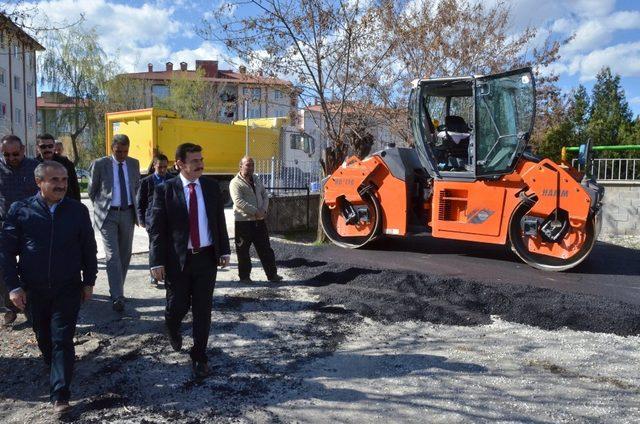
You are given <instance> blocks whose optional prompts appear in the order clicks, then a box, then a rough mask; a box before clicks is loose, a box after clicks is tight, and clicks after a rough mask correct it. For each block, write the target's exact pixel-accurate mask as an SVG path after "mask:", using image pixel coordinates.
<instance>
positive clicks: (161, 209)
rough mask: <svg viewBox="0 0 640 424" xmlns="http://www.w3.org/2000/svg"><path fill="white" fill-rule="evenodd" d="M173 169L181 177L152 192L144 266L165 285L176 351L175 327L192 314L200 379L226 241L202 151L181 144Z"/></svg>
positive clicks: (214, 185) (167, 315) (196, 371)
mask: <svg viewBox="0 0 640 424" xmlns="http://www.w3.org/2000/svg"><path fill="white" fill-rule="evenodd" d="M176 163H177V165H178V167H179V169H180V174H179V175H178V176H177V177H175V178H172V179H170V180H167V181H166V182H165V183H164V184H160V185H158V186H156V188H155V195H154V198H153V207H152V210H151V213H150V214H149V215H148V218H149V221H148V222H149V224H148V226H147V229H148V231H149V244H150V246H149V265H150V267H151V275H152V276H153V277H154V278H156V279H157V280H159V281H165V286H166V289H167V306H166V310H165V324H166V328H167V333H168V336H169V341H170V343H171V347H172V348H173V349H174V350H175V351H180V350H181V349H182V336H181V334H180V325H181V323H182V320H183V319H184V316H185V315H186V314H187V312H188V311H189V307H191V309H192V314H193V348H192V349H191V352H190V355H191V360H192V363H193V373H194V375H195V377H196V378H201V377H205V376H206V375H207V374H208V373H209V368H208V366H207V355H206V349H207V341H208V339H209V330H210V328H211V306H212V296H213V288H214V286H215V281H216V272H217V269H216V265H219V266H221V267H225V266H227V265H228V264H229V255H230V248H229V236H228V235H227V226H226V223H225V218H224V205H223V201H222V197H221V194H220V188H219V187H218V184H217V183H216V182H215V181H214V180H210V179H205V178H201V176H202V171H203V170H204V162H203V160H202V148H201V147H200V146H198V145H196V144H191V143H184V144H181V145H180V146H178V148H177V150H176ZM165 278H166V280H165Z"/></svg>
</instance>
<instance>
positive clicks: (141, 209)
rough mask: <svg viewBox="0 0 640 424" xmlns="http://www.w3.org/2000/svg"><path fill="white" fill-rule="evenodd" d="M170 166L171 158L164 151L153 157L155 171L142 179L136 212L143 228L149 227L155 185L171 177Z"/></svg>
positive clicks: (137, 194)
mask: <svg viewBox="0 0 640 424" xmlns="http://www.w3.org/2000/svg"><path fill="white" fill-rule="evenodd" d="M168 168H169V159H168V158H167V157H166V156H165V155H163V154H162V153H158V154H157V155H155V156H154V157H153V173H152V174H151V175H148V176H146V177H144V178H143V179H141V180H140V187H139V188H138V192H137V193H136V196H137V197H138V203H137V204H136V213H137V214H138V223H139V224H140V226H141V227H142V228H146V227H147V212H148V211H149V210H150V207H151V205H152V204H153V192H154V191H153V189H154V187H155V186H157V185H160V184H162V183H164V182H165V181H166V180H167V179H168V178H171V177H170V176H169V174H168V173H167V169H168Z"/></svg>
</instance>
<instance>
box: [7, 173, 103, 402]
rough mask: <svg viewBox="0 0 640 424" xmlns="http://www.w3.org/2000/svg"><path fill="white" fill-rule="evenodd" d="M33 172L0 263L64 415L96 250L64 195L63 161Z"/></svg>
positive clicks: (83, 213) (81, 213) (85, 218)
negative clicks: (30, 191)
mask: <svg viewBox="0 0 640 424" xmlns="http://www.w3.org/2000/svg"><path fill="white" fill-rule="evenodd" d="M34 174H35V180H36V184H37V185H38V187H39V189H40V191H39V192H38V193H37V194H36V195H35V196H32V197H29V198H27V199H24V200H21V201H18V202H15V203H14V204H13V205H12V206H11V208H10V209H9V213H8V214H7V216H6V219H5V222H4V229H3V231H2V233H1V234H0V246H1V248H0V266H1V267H2V270H3V271H4V278H5V283H6V285H7V287H8V289H9V296H10V298H11V301H12V302H13V303H14V304H15V305H16V306H17V307H18V308H19V309H20V310H24V309H25V308H28V310H29V312H30V314H31V318H32V325H33V331H34V332H35V334H36V339H37V341H38V347H39V348H40V351H41V352H42V357H43V359H44V361H45V363H46V364H47V365H49V366H50V367H51V376H50V398H51V402H53V404H54V410H55V412H57V413H63V412H65V411H66V410H67V409H68V408H69V398H70V391H69V386H70V383H71V376H72V372H73V363H74V360H75V351H74V347H73V336H74V334H75V330H76V322H77V319H78V311H79V310H80V303H81V302H82V301H86V300H89V299H90V298H91V295H92V293H93V285H94V284H95V281H96V276H97V274H98V261H97V258H96V255H97V248H96V240H95V237H94V233H93V228H92V227H91V219H90V218H89V211H88V210H87V208H86V206H84V205H83V204H82V203H80V202H78V201H76V200H74V199H70V198H66V197H65V193H66V191H67V170H66V169H65V168H64V166H62V165H61V164H60V163H58V162H53V161H44V162H42V163H41V164H39V165H38V166H37V167H36V169H35V171H34ZM16 256H17V257H18V258H19V260H16Z"/></svg>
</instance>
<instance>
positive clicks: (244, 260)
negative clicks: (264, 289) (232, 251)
mask: <svg viewBox="0 0 640 424" xmlns="http://www.w3.org/2000/svg"><path fill="white" fill-rule="evenodd" d="M235 243H236V254H237V255H238V276H239V277H240V279H247V278H249V275H250V274H251V255H250V254H249V249H250V248H251V244H252V243H253V245H254V246H255V248H256V252H257V253H258V257H259V258H260V262H261V263H262V268H263V269H264V273H265V274H267V278H269V279H270V278H272V277H275V276H276V274H277V270H276V256H275V254H274V253H273V249H272V248H271V244H270V243H269V231H268V230H267V224H266V223H265V222H264V220H263V219H261V220H257V221H236V223H235Z"/></svg>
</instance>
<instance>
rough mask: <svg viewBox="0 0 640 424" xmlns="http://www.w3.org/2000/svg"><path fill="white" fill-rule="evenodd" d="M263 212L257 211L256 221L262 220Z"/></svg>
mask: <svg viewBox="0 0 640 424" xmlns="http://www.w3.org/2000/svg"><path fill="white" fill-rule="evenodd" d="M264 215H265V213H264V211H263V210H262V209H258V212H256V219H264Z"/></svg>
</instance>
